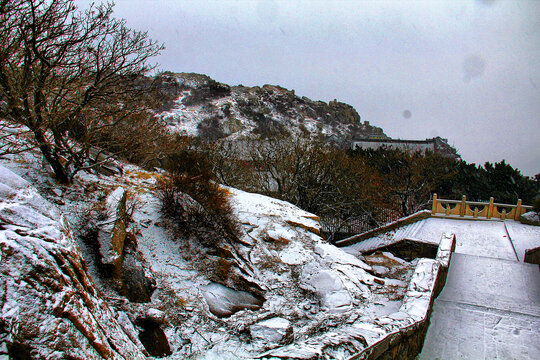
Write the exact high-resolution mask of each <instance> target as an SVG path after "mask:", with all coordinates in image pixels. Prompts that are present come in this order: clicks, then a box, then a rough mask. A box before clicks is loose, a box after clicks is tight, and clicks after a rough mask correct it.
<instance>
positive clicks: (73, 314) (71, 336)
mask: <svg viewBox="0 0 540 360" xmlns="http://www.w3.org/2000/svg"><path fill="white" fill-rule="evenodd" d="M55 209H56V208H55V207H54V206H52V205H51V204H50V203H48V202H47V201H46V200H45V199H43V198H42V197H41V196H40V195H38V193H37V192H36V191H35V189H34V188H32V187H31V186H30V185H29V183H27V182H26V181H25V180H23V179H21V178H20V177H18V176H17V175H15V174H14V173H12V172H11V171H9V170H7V169H6V168H4V167H1V166H0V251H1V252H0V258H1V260H0V355H1V354H2V353H4V355H5V354H7V355H8V356H10V358H13V359H30V358H31V359H102V358H106V359H145V358H146V356H145V351H144V350H143V346H142V344H141V343H140V342H139V340H138V339H137V338H136V337H135V336H133V335H130V334H133V333H134V332H133V331H132V330H133V325H131V323H130V322H129V321H124V322H123V324H124V325H121V324H120V323H119V321H118V320H117V319H118V318H120V317H119V314H118V313H116V312H115V311H114V310H113V309H111V308H110V307H109V306H108V305H107V303H106V302H105V301H104V300H103V299H102V298H101V296H100V295H99V293H98V291H97V290H96V287H95V286H94V283H93V281H92V279H91V278H90V277H89V275H88V273H87V269H86V265H85V263H84V261H83V259H82V257H81V253H80V251H79V248H78V247H77V245H76V243H75V241H74V239H73V237H72V233H71V230H70V228H69V225H68V224H67V221H66V220H65V218H64V217H63V216H62V215H61V214H60V213H59V212H58V211H57V210H55Z"/></svg>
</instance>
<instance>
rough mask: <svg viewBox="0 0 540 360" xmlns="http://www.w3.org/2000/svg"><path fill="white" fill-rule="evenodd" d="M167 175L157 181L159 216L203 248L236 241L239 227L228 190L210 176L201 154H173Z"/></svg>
mask: <svg viewBox="0 0 540 360" xmlns="http://www.w3.org/2000/svg"><path fill="white" fill-rule="evenodd" d="M174 160H175V161H174V162H173V163H174V164H175V165H174V166H172V168H171V169H169V170H170V175H169V176H168V177H164V178H163V179H161V180H160V183H159V191H160V196H161V201H162V213H163V215H164V216H166V218H167V219H168V220H170V221H171V222H172V223H173V225H174V226H175V230H176V232H177V233H178V235H180V236H183V237H187V238H191V237H194V238H197V239H198V240H199V241H200V242H201V244H202V245H204V246H206V247H211V248H216V247H217V245H218V244H219V243H220V242H221V241H223V240H226V241H235V240H236V239H237V238H238V227H237V223H236V219H235V217H234V215H233V213H232V210H231V207H230V205H229V201H228V194H227V191H226V190H224V189H222V188H220V187H219V186H218V185H217V184H216V183H215V182H214V181H213V177H212V172H211V167H210V164H209V163H208V161H207V160H206V159H205V158H204V156H203V155H201V154H199V153H196V152H194V151H188V150H186V151H182V152H181V153H178V154H176V155H175V159H174Z"/></svg>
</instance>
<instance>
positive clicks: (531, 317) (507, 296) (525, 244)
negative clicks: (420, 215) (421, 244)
mask: <svg viewBox="0 0 540 360" xmlns="http://www.w3.org/2000/svg"><path fill="white" fill-rule="evenodd" d="M448 231H450V232H453V233H455V234H456V240H457V244H456V245H457V246H456V252H455V254H454V256H453V258H452V262H451V265H450V269H449V273H448V279H447V283H446V286H445V287H444V290H443V291H442V292H441V294H440V295H439V297H438V298H437V300H436V301H435V304H434V307H433V313H432V315H431V325H430V327H429V329H428V333H427V335H426V339H425V342H424V348H423V351H422V353H421V354H420V355H419V357H418V359H421V360H423V359H426V360H427V359H429V360H433V359H448V360H452V359H540V332H539V331H538V329H540V272H539V268H538V265H531V264H526V263H522V262H520V261H522V260H523V254H524V250H525V249H528V248H531V247H535V246H540V228H539V227H531V226H526V225H522V224H519V223H516V222H513V221H507V222H505V223H503V222H491V221H490V222H488V221H463V220H447V219H428V220H427V221H426V223H425V224H424V225H423V227H422V229H421V230H420V232H419V234H418V237H419V238H421V237H424V236H434V235H435V233H438V232H448Z"/></svg>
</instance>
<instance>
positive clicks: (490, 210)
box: [486, 197, 495, 219]
mask: <svg viewBox="0 0 540 360" xmlns="http://www.w3.org/2000/svg"><path fill="white" fill-rule="evenodd" d="M494 202H495V199H493V197H490V198H489V207H488V212H487V216H486V217H487V218H488V219H490V218H491V216H492V215H493V203H494Z"/></svg>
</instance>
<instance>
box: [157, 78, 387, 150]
mask: <svg viewBox="0 0 540 360" xmlns="http://www.w3.org/2000/svg"><path fill="white" fill-rule="evenodd" d="M154 81H155V83H156V84H157V89H158V92H159V97H160V99H161V102H162V103H163V105H162V106H161V107H159V108H158V109H156V112H157V115H158V117H159V118H160V119H161V120H162V121H164V122H165V123H166V124H167V125H168V126H169V128H170V129H173V130H174V131H177V132H182V133H185V134H188V135H198V136H201V137H204V138H208V139H211V140H215V139H220V138H230V139H237V138H243V137H247V136H251V137H252V136H253V135H255V136H257V137H268V136H272V135H289V134H290V135H301V136H306V137H322V138H324V139H329V140H332V141H334V142H336V143H342V142H348V141H350V140H352V139H353V138H369V137H380V138H386V135H385V134H384V132H383V130H382V129H381V128H378V127H375V126H371V125H369V123H368V122H362V121H361V119H360V115H358V113H357V112H356V110H355V109H354V108H353V107H352V106H350V105H347V104H344V103H341V102H338V101H336V100H334V101H331V102H329V103H325V102H323V101H313V100H310V99H308V98H306V97H299V96H296V95H295V93H294V90H287V89H285V88H282V87H280V86H275V85H264V86H262V87H259V86H255V87H246V86H242V85H238V86H229V85H226V84H222V83H219V82H216V81H215V80H212V79H211V78H210V77H208V76H206V75H199V74H194V73H179V74H175V73H164V74H162V75H160V76H158V77H157V78H155V79H154Z"/></svg>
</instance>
